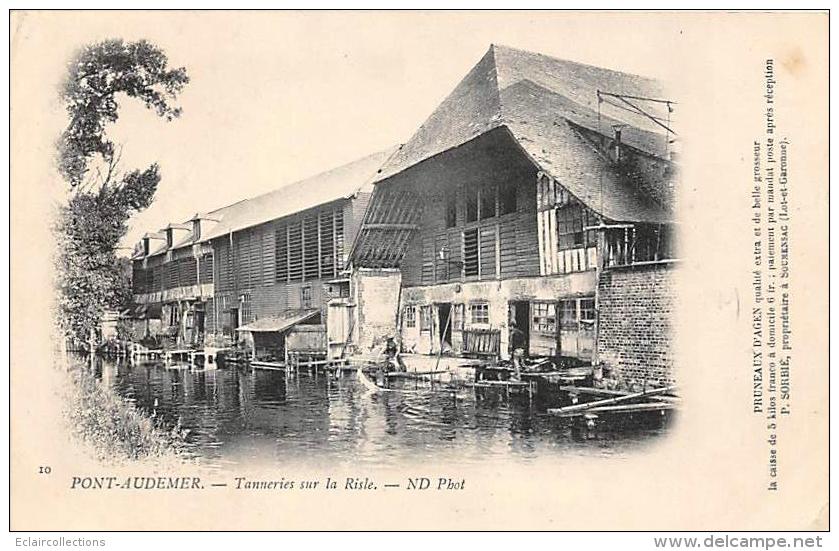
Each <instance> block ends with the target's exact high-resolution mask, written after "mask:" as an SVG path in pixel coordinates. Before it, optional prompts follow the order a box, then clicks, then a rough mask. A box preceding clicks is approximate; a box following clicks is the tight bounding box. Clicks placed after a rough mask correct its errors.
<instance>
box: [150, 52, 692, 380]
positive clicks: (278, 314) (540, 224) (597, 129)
mask: <svg viewBox="0 0 839 551" xmlns="http://www.w3.org/2000/svg"><path fill="white" fill-rule="evenodd" d="M674 106H675V102H673V101H672V100H670V99H667V95H666V93H665V92H664V90H663V89H662V88H661V86H660V85H659V84H658V83H657V82H655V81H653V80H650V79H647V78H644V77H640V76H636V75H630V74H626V73H621V72H617V71H612V70H609V69H602V68H598V67H592V66H588V65H582V64H578V63H573V62H569V61H564V60H559V59H555V58H552V57H548V56H544V55H540V54H535V53H530V52H524V51H521V50H516V49H512V48H506V47H501V46H491V47H490V49H489V51H488V52H487V53H486V55H485V56H484V57H483V58H482V59H481V60H480V61H479V62H478V64H477V65H475V67H474V68H473V69H472V70H471V71H470V72H469V73H468V74H467V75H466V77H465V78H464V79H463V80H462V81H461V82H460V83H459V84H458V85H457V87H456V88H455V89H454V90H453V91H452V93H451V94H450V95H449V96H448V97H447V98H446V99H445V100H444V101H443V102H442V103H441V104H440V105H439V106H438V107H437V109H436V110H435V111H434V112H433V113H432V114H431V115H430V116H429V117H428V119H427V120H426V121H425V122H424V123H423V124H422V126H421V127H420V128H419V129H418V130H417V131H416V133H415V134H414V135H413V136H412V137H411V139H410V140H408V142H407V143H405V144H404V145H403V146H400V147H398V148H394V149H392V150H389V151H383V152H380V153H377V154H375V155H371V156H370V157H367V158H365V159H361V160H359V161H357V162H355V163H351V164H349V165H346V166H344V167H340V168H338V169H335V170H332V171H329V172H326V173H324V174H321V175H319V176H315V177H313V178H310V179H307V180H304V181H301V182H298V183H296V184H293V185H289V186H285V187H283V188H280V189H279V190H277V191H275V192H272V193H269V194H266V195H263V196H260V197H256V198H253V199H249V200H247V201H242V202H240V203H236V204H234V205H230V206H228V207H224V208H222V209H218V210H217V211H213V212H209V213H205V214H200V215H196V216H194V217H193V218H192V219H190V220H188V221H187V222H186V223H183V224H171V225H169V226H167V227H166V228H163V229H162V230H160V231H159V232H155V233H150V234H147V235H146V236H145V237H144V239H143V245H142V250H140V251H138V254H137V255H136V256H135V259H134V278H135V283H134V284H135V301H136V303H137V308H136V311H137V312H138V315H140V316H145V317H146V318H147V321H146V323H145V325H144V326H143V327H144V331H147V332H148V331H152V330H156V331H158V332H159V333H160V334H163V335H166V336H167V337H168V338H173V339H174V340H175V341H176V342H177V343H183V344H194V345H197V344H200V343H202V342H209V341H213V342H215V341H223V342H225V343H227V344H229V343H230V342H232V341H237V340H239V341H241V340H242V339H246V341H245V342H246V343H247V346H249V347H251V348H252V349H253V350H255V351H257V352H258V353H260V352H259V351H262V352H261V353H262V354H266V355H268V356H271V357H279V356H282V355H283V354H284V353H285V347H286V344H287V342H289V341H288V339H289V338H291V334H290V331H289V328H290V327H292V326H299V327H302V325H299V324H308V325H310V326H312V327H311V328H310V330H304V331H300V333H301V335H300V336H299V338H298V340H299V343H298V344H296V346H302V347H303V348H305V347H306V346H312V347H313V348H319V349H321V350H326V351H328V353H329V354H330V355H333V356H338V355H346V354H351V353H364V352H366V351H367V350H369V349H373V348H376V347H377V346H380V345H381V343H382V342H383V341H384V340H385V339H387V338H388V337H395V338H396V339H397V340H398V341H399V342H400V343H401V346H402V348H403V350H410V351H414V352H416V353H420V354H454V355H476V356H482V355H483V356H491V357H498V358H509V357H511V355H512V353H513V350H515V349H521V350H522V352H523V353H524V354H527V355H531V356H549V357H553V358H555V359H557V361H558V362H559V363H560V364H566V365H574V364H579V363H585V364H588V363H595V364H600V365H603V366H604V368H606V369H607V370H609V371H610V372H611V373H613V374H614V376H615V377H618V378H622V379H624V380H628V381H641V380H643V382H644V384H646V383H653V384H665V383H669V382H672V381H673V380H674V375H673V368H674V356H673V346H672V340H673V339H672V334H671V333H672V327H673V321H672V320H673V309H674V304H675V274H676V272H675V270H674V267H675V266H676V265H677V263H676V262H675V256H676V255H675V243H674V235H675V233H676V228H677V223H676V219H675V214H674V213H675V196H676V186H677V182H678V164H677V162H676V161H677V159H676V148H677V147H678V141H677V140H676V134H675V132H674V131H673V130H672V128H673V124H672V119H671V117H672V113H673V111H674ZM153 320H159V321H153ZM153 326H156V329H153ZM306 339H308V341H307V340H306ZM306 343H308V344H306Z"/></svg>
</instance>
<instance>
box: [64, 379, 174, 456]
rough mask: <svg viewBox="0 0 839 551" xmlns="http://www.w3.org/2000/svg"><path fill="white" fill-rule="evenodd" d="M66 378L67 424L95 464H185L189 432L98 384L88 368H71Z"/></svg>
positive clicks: (99, 382) (65, 417) (65, 405)
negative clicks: (145, 461) (95, 460)
mask: <svg viewBox="0 0 839 551" xmlns="http://www.w3.org/2000/svg"><path fill="white" fill-rule="evenodd" d="M65 379H66V383H65V388H66V389H67V390H66V396H65V397H64V398H65V400H64V412H63V413H64V419H65V421H66V423H67V425H68V427H69V429H70V432H71V433H72V434H73V436H74V437H75V438H76V439H77V440H78V441H79V442H80V443H83V444H84V445H85V446H86V447H87V448H88V449H89V453H90V455H92V456H94V457H95V458H96V459H97V460H99V461H103V462H108V463H112V464H113V463H124V462H126V461H137V460H143V459H153V460H155V461H158V460H164V461H167V462H168V461H174V462H179V461H183V460H184V459H186V458H185V452H186V436H187V434H188V432H189V431H188V430H186V429H183V428H182V427H180V426H179V425H175V426H167V425H166V423H165V422H164V420H163V419H160V418H153V417H152V415H151V414H150V413H149V412H147V411H145V410H143V409H140V408H137V407H136V406H135V405H134V404H133V403H132V402H130V401H128V400H126V399H124V398H122V397H121V396H119V395H117V394H116V393H115V392H114V391H113V390H112V389H111V388H109V387H108V386H107V385H105V384H103V383H102V382H101V381H99V380H97V379H96V377H95V376H94V374H93V373H92V372H91V370H90V369H89V368H87V367H82V366H79V365H75V366H72V367H71V368H70V369H69V370H67V371H65Z"/></svg>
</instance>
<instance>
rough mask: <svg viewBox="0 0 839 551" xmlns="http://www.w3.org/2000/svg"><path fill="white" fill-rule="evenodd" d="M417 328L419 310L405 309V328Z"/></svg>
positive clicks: (413, 307) (411, 307) (409, 307)
mask: <svg viewBox="0 0 839 551" xmlns="http://www.w3.org/2000/svg"><path fill="white" fill-rule="evenodd" d="M416 326H417V308H416V306H406V307H405V327H416Z"/></svg>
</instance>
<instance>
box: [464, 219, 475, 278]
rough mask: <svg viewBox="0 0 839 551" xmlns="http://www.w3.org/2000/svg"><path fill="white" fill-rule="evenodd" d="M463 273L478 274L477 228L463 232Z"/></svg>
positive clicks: (467, 274)
mask: <svg viewBox="0 0 839 551" xmlns="http://www.w3.org/2000/svg"><path fill="white" fill-rule="evenodd" d="M463 275H465V276H467V277H469V276H476V275H478V229H477V228H473V229H471V230H464V232H463Z"/></svg>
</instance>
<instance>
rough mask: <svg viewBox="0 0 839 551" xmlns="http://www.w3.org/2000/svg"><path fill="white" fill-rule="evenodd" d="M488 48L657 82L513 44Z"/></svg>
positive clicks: (652, 81)
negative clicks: (517, 46)
mask: <svg viewBox="0 0 839 551" xmlns="http://www.w3.org/2000/svg"><path fill="white" fill-rule="evenodd" d="M490 49H491V50H493V51H494V50H501V51H504V50H508V51H511V52H517V53H522V54H527V55H531V56H534V57H542V58H546V59H549V60H551V61H559V62H561V63H568V64H571V65H577V66H578V67H586V68H591V69H597V70H599V71H609V72H612V73H615V74H618V75H626V76H631V77H633V78H640V79H643V80H646V81H649V82H650V83H656V82H657V81H656V79H654V78H650V77H647V76H644V75H639V74H638V73H629V72H627V71H620V70H618V69H612V68H611V67H603V66H601V65H592V64H591V63H583V62H582V61H575V60H573V59H566V58H563V57H556V56H553V55H549V54H544V53H542V52H536V51H533V50H525V49H523V48H516V47H515V46H507V45H506V44H496V43H492V44H490Z"/></svg>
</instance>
